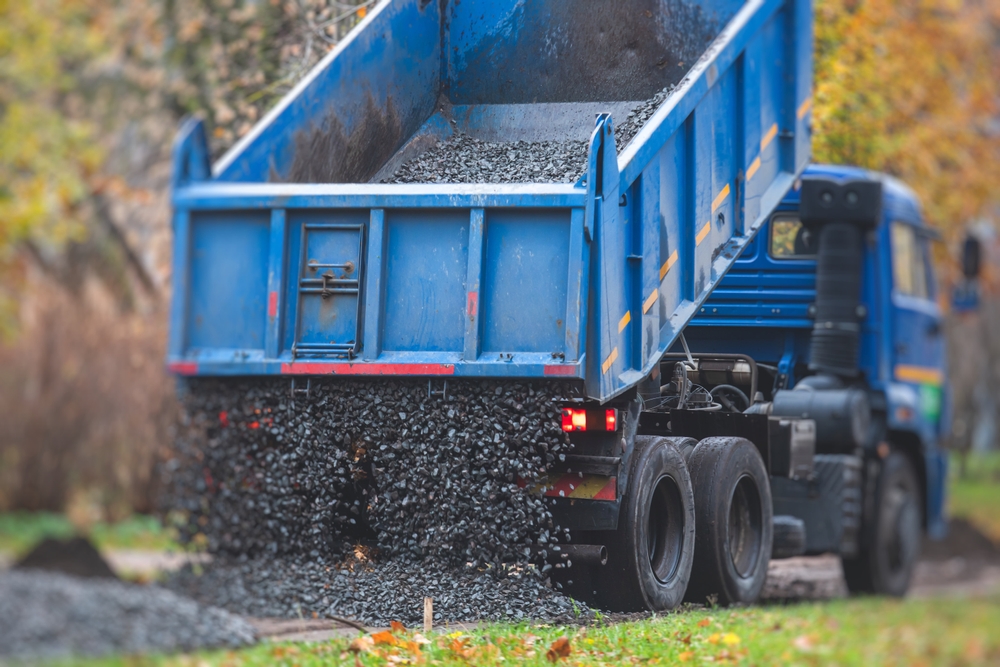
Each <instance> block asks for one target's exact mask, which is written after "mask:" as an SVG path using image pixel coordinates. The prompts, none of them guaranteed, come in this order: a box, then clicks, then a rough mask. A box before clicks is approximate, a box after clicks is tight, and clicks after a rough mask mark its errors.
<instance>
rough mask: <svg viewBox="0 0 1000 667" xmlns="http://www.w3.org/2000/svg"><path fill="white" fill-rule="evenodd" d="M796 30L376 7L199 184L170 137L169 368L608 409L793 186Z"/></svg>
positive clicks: (698, 20)
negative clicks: (524, 383)
mask: <svg viewBox="0 0 1000 667" xmlns="http://www.w3.org/2000/svg"><path fill="white" fill-rule="evenodd" d="M811 21H812V15H811V6H810V3H809V2H808V0H754V1H751V2H747V3H745V4H741V3H739V2H732V1H728V0H704V1H702V2H692V3H687V2H682V1H680V0H660V1H657V0H630V1H629V2H621V1H620V0H594V1H593V2H589V3H586V7H585V8H584V7H583V6H581V5H580V4H578V3H566V2H559V1H557V0H548V1H544V0H527V1H520V2H515V1H514V0H494V1H489V2H487V1H485V0H479V1H473V0H462V1H461V2H454V1H452V2H448V1H445V0H442V1H441V2H431V1H430V0H391V1H389V2H386V3H383V4H381V5H380V6H379V7H378V8H377V9H375V10H374V11H372V12H371V13H370V14H369V16H368V17H367V18H366V19H365V20H364V21H363V23H362V24H361V25H360V26H359V27H358V28H357V29H356V30H355V31H354V32H353V33H352V35H351V36H350V37H349V38H348V39H347V40H345V41H344V42H343V43H341V45H339V46H338V47H337V49H336V50H334V51H333V52H332V53H331V54H330V55H329V56H328V57H327V58H326V59H325V60H324V61H323V62H322V63H320V64H319V65H318V66H317V67H316V68H315V69H314V70H313V71H312V72H311V73H310V74H309V76H308V77H307V78H306V79H305V80H303V81H302V82H301V83H300V84H299V85H298V86H297V87H296V88H295V90H293V91H292V92H291V93H290V94H289V95H288V96H287V97H286V98H285V99H284V100H282V102H281V103H280V104H279V105H278V106H277V107H276V108H275V109H274V110H273V111H272V112H271V113H269V114H268V115H267V116H266V117H265V118H264V119H263V120H262V121H261V122H260V123H258V125H257V126H256V127H255V128H254V129H253V130H252V131H251V132H250V133H249V134H248V135H247V136H246V137H245V138H244V139H243V140H242V141H241V142H240V143H239V144H237V145H236V146H235V147H234V148H233V149H232V150H231V151H230V152H229V153H227V154H226V155H225V156H224V157H223V158H222V159H221V160H219V161H218V162H217V163H216V164H215V165H212V166H210V164H209V158H208V153H207V147H206V142H205V138H204V137H205V135H204V130H203V127H202V125H201V124H200V122H197V121H190V122H188V123H187V124H186V125H185V126H184V127H183V129H182V131H181V134H180V136H179V138H178V141H177V144H176V148H175V151H176V164H175V174H174V196H173V201H174V207H175V213H174V228H175V255H174V257H175V259H174V284H175V291H174V300H173V310H172V314H171V339H170V348H169V363H170V367H171V368H172V369H173V370H174V371H176V372H178V373H180V374H185V375H209V376H210V375H262V374H289V375H293V374H305V375H326V374H348V375H415V376H452V375H454V376H474V377H525V378H546V377H548V378H552V377H557V378H578V379H582V380H584V387H585V393H586V395H587V396H588V397H590V398H593V399H598V400H602V401H603V400H607V399H609V398H611V397H613V396H615V395H616V394H618V393H621V392H622V391H624V390H625V389H628V388H629V387H631V386H633V385H634V384H635V383H637V382H638V381H639V380H640V379H641V378H642V377H644V376H645V375H647V374H649V373H650V371H651V370H652V369H653V368H654V367H655V366H656V364H657V363H658V361H659V359H660V357H661V356H662V354H663V353H664V352H665V351H666V350H667V349H668V348H669V347H670V345H671V344H672V343H673V342H674V340H675V339H676V337H677V336H678V334H679V333H680V332H681V331H682V329H683V328H684V326H685V325H686V324H687V323H688V321H689V320H690V319H691V318H692V316H693V315H694V313H695V312H696V309H697V308H698V306H699V305H700V304H701V303H702V302H703V301H704V300H705V299H706V298H707V296H708V295H709V293H710V292H711V291H712V289H713V288H714V287H715V285H717V284H718V281H719V280H720V279H721V278H722V276H723V275H724V273H725V272H726V270H727V269H728V268H729V267H730V265H731V264H732V262H733V260H734V259H735V257H736V256H737V254H738V253H739V252H740V250H741V249H742V248H743V246H744V245H745V244H746V243H747V241H748V240H749V239H750V238H751V237H752V236H753V234H754V232H755V231H756V229H757V228H758V226H759V225H760V224H761V223H762V221H763V220H764V219H765V217H766V216H767V215H768V214H769V213H770V211H771V210H772V209H773V208H774V207H775V206H776V205H777V203H778V202H779V201H780V199H781V197H782V196H783V195H784V193H785V192H786V191H787V190H788V188H789V187H790V186H791V184H792V182H793V181H794V179H795V177H796V175H797V174H798V173H799V172H800V171H801V170H802V169H803V168H804V166H805V164H806V162H807V159H808V155H809V132H808V123H809V109H810V99H811V98H810V81H811V67H810V63H811V53H810V49H811V43H812V41H811V32H810V31H811ZM630 114H631V116H630ZM620 130H623V131H624V133H625V134H624V135H623V136H622V137H621V139H620V140H619V141H616V138H615V137H616V133H617V132H619V131H620ZM536 167H537V168H536ZM392 181H396V182H392ZM400 181H403V182H400ZM426 181H433V182H426Z"/></svg>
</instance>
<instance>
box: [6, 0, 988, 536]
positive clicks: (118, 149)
mask: <svg viewBox="0 0 1000 667" xmlns="http://www.w3.org/2000/svg"><path fill="white" fill-rule="evenodd" d="M374 3H375V0H367V1H362V0H32V1H31V2H23V1H20V2H19V1H15V0H0V338H2V340H3V342H2V343H0V367H2V368H3V369H4V371H3V373H2V374H0V404H2V405H3V406H4V408H5V410H4V411H3V413H2V414H3V415H4V417H3V421H4V426H3V428H2V429H0V511H2V510H4V509H14V508H24V509H49V510H57V511H58V510H64V509H66V508H67V506H68V505H69V506H83V507H84V508H85V509H86V508H89V509H90V510H92V511H93V513H96V514H100V515H103V516H105V517H107V518H114V517H115V516H118V515H122V514H126V513H128V512H130V511H133V510H136V509H138V510H143V511H148V510H149V509H151V507H152V504H153V502H154V498H155V475H154V468H155V465H156V462H157V460H158V459H159V457H160V455H161V454H162V453H163V451H164V450H165V448H167V447H169V446H170V440H171V428H172V424H173V422H174V419H175V417H176V414H175V412H174V410H175V407H174V401H173V385H172V381H171V380H170V378H169V377H168V376H167V375H166V374H165V373H164V371H163V356H164V348H165V336H166V313H165V307H166V304H167V302H168V300H169V286H170V275H169V272H170V228H169V199H168V192H167V188H168V185H169V173H170V144H171V140H172V137H173V133H174V130H175V128H176V127H177V123H178V121H179V120H180V118H181V117H182V116H183V115H184V114H187V113H201V114H203V115H204V116H205V118H206V120H207V124H208V127H209V129H210V137H209V139H210V142H211V149H212V152H213V155H214V157H219V156H220V155H221V154H222V153H223V152H224V151H225V150H226V149H227V148H228V147H230V146H232V145H233V144H234V143H235V142H237V141H238V140H239V138H240V137H241V136H243V135H245V134H246V133H247V132H249V131H250V129H251V127H252V126H253V124H254V123H255V122H256V121H258V120H259V119H260V118H261V117H262V116H263V115H264V114H265V113H266V112H267V110H268V109H269V108H270V107H271V106H273V104H274V103H275V102H276V101H277V100H278V99H280V97H281V96H282V95H284V94H285V93H286V92H288V91H289V90H290V89H291V88H292V87H293V86H294V85H295V83H296V82H297V81H298V80H299V79H300V78H301V77H302V76H303V75H304V74H305V73H306V72H307V71H308V70H309V69H310V68H311V67H312V66H313V65H315V64H316V63H317V62H319V60H320V59H321V58H322V57H323V56H324V55H326V54H327V53H328V52H329V51H330V50H331V49H332V48H333V46H334V45H335V44H336V43H337V42H338V41H339V40H340V39H342V38H343V37H344V35H346V33H347V31H349V30H350V28H352V27H353V26H354V25H355V24H356V23H357V22H358V21H359V20H361V19H362V18H363V17H364V16H365V14H366V13H367V11H368V10H369V9H370V8H371V7H372V6H373V5H374ZM816 17H817V21H816V36H817V40H816V85H815V96H814V99H815V105H814V114H813V123H814V152H815V157H816V159H817V160H820V161H829V162H841V163H854V164H859V165H862V166H865V167H870V168H873V169H879V170H883V171H887V172H889V173H892V174H895V175H897V176H899V177H901V178H902V179H904V180H905V181H907V182H908V183H909V184H910V185H911V186H912V187H914V189H915V190H916V191H917V192H918V194H919V195H920V196H921V198H922V200H923V202H924V205H925V208H926V211H927V214H928V218H929V219H930V221H931V222H932V223H933V224H935V225H936V226H937V227H938V228H939V229H941V230H942V232H943V233H944V234H945V238H946V239H947V241H948V243H949V244H951V245H952V246H954V244H955V243H956V242H957V241H958V240H959V239H960V238H961V236H962V235H963V234H964V230H965V228H966V225H967V224H969V223H970V222H971V221H973V220H976V219H978V220H981V221H985V223H984V224H986V225H987V226H990V225H993V226H995V225H996V223H997V217H998V215H1000V213H998V209H1000V185H998V179H1000V176H998V175H1000V0H816ZM947 254H948V253H943V255H947ZM948 279H950V278H948V277H946V281H947V280H948ZM994 311H997V312H1000V308H994ZM997 319H998V321H997V322H994V323H987V324H986V325H984V324H983V321H982V320H981V319H976V320H964V321H960V322H958V323H957V324H955V325H954V326H955V330H956V332H957V334H958V335H959V337H964V338H963V339H964V340H972V337H973V335H974V336H976V337H977V338H975V340H977V341H980V342H978V343H976V345H979V346H980V348H982V346H983V345H986V342H983V341H989V340H991V336H992V338H998V339H1000V337H998V336H997V334H996V332H997V331H1000V316H998V318H997ZM994 325H995V326H996V327H997V328H993V327H994ZM962 327H965V328H964V329H963V328H962ZM991 332H992V333H991ZM965 358H973V359H975V357H973V356H971V355H966V357H965ZM966 365H967V366H970V369H964V370H962V371H961V372H962V373H965V374H969V373H972V374H973V375H975V374H976V373H980V374H981V373H982V366H983V365H982V364H981V363H973V364H971V365H969V364H966ZM995 375H996V376H997V377H1000V369H996V373H995ZM979 381H980V380H978V379H976V380H974V382H973V384H975V382H979ZM962 400H967V399H965V398H963V399H962ZM968 400H971V399H968ZM972 431H973V428H972V427H971V426H968V428H966V429H965V431H964V432H965V433H972ZM84 513H86V512H84Z"/></svg>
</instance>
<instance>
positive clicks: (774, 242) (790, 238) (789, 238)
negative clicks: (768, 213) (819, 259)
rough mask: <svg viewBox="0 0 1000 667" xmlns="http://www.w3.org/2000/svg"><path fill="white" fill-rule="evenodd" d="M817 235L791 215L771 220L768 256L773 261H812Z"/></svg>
mask: <svg viewBox="0 0 1000 667" xmlns="http://www.w3.org/2000/svg"><path fill="white" fill-rule="evenodd" d="M816 236H817V234H816V233H815V232H814V231H813V230H811V229H808V228H806V227H805V226H803V224H802V221H801V220H799V219H798V218H797V217H795V216H793V215H776V216H774V217H773V218H771V243H770V254H771V257H773V258H774V259H812V258H813V257H815V256H816Z"/></svg>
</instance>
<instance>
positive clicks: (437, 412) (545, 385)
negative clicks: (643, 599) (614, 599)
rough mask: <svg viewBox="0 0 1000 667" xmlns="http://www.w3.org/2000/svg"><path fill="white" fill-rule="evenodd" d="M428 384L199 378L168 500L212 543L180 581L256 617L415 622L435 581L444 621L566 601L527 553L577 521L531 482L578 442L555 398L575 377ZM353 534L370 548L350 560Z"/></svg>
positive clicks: (544, 613) (541, 553)
mask: <svg viewBox="0 0 1000 667" xmlns="http://www.w3.org/2000/svg"><path fill="white" fill-rule="evenodd" d="M431 389H432V390H433V391H435V392H437V393H433V394H430V395H429V394H428V383H427V380H416V379H414V380H391V379H383V380H347V379H338V380H335V381H321V380H317V379H314V380H313V382H312V385H311V391H310V394H309V396H308V397H307V396H304V395H297V396H296V398H295V399H294V400H293V399H292V398H291V397H290V394H289V383H288V381H287V380H238V381H224V380H210V381H204V382H195V383H191V384H190V385H189V387H188V391H187V393H186V395H185V396H184V401H183V402H184V405H185V407H186V421H185V424H184V427H183V428H182V429H181V436H180V438H179V439H178V443H177V452H176V457H175V458H174V459H173V460H172V461H171V462H169V464H168V465H167V466H166V470H165V473H166V479H165V481H166V486H167V489H168V495H167V498H166V500H167V505H168V507H170V508H173V509H175V510H176V509H180V510H182V512H181V514H182V515H183V516H184V517H185V519H184V520H183V521H182V522H181V524H180V526H179V527H180V533H181V536H182V538H183V539H188V540H194V539H199V540H200V539H204V540H205V541H206V542H207V544H208V546H209V550H210V551H211V552H213V553H215V554H217V555H218V556H219V557H218V558H216V560H215V562H213V563H212V564H211V565H209V566H207V568H206V570H205V573H204V574H203V576H201V577H196V576H195V575H194V573H193V572H191V571H190V570H189V571H186V572H183V573H181V574H179V575H177V577H175V578H174V579H173V580H172V583H171V584H170V585H171V586H172V587H174V588H175V589H176V590H179V591H183V592H185V593H187V594H190V595H192V596H194V597H195V598H196V599H199V600H205V601H210V602H212V603H213V604H220V605H222V606H224V607H226V608H228V609H230V610H233V611H236V612H239V613H244V614H252V615H267V616H284V617H293V618H294V617H296V616H297V615H298V614H299V611H300V607H301V611H302V612H303V613H304V614H307V615H308V614H311V613H312V612H316V613H318V614H320V615H327V614H332V615H339V616H356V617H358V618H362V619H365V620H368V621H370V622H381V621H385V620H393V619H396V620H405V621H406V622H412V621H413V619H414V618H416V616H413V615H414V614H422V613H423V612H422V609H423V607H422V601H423V597H424V596H425V595H427V596H431V597H434V598H436V599H438V600H440V602H439V606H438V610H439V612H440V613H441V619H444V620H475V619H479V618H501V617H513V618H521V617H533V618H550V617H559V616H562V615H565V614H566V613H567V610H569V609H571V608H572V603H571V602H570V601H569V600H568V599H567V598H565V597H563V596H561V595H557V594H556V593H555V591H554V590H553V589H552V588H549V586H548V584H547V583H546V577H545V576H544V575H543V574H542V573H541V572H539V571H536V570H535V569H534V567H533V566H529V565H528V562H529V561H531V560H533V559H535V560H539V561H540V560H541V559H544V557H545V551H546V549H547V548H548V547H549V546H551V545H552V544H555V543H559V542H566V541H568V539H569V532H568V530H566V529H564V528H562V527H560V526H558V525H555V524H554V521H553V518H552V514H551V510H550V502H551V499H547V498H542V497H538V496H536V495H533V494H531V493H530V492H529V491H528V489H530V488H531V487H532V486H534V484H535V483H537V482H538V481H540V479H541V477H542V475H544V473H545V470H546V468H547V466H548V465H549V464H551V463H553V462H555V461H556V460H557V459H558V458H559V457H562V456H564V454H565V453H566V452H568V451H569V449H570V445H569V443H568V438H567V437H566V434H565V433H564V432H563V431H562V429H561V426H560V424H561V420H560V414H559V412H558V406H559V405H560V404H561V403H565V402H567V401H569V400H572V398H571V396H572V391H571V389H572V387H571V386H570V385H568V384H566V383H554V382H518V381H500V380H483V381H459V380H450V381H449V382H448V389H447V394H446V395H445V394H442V393H441V390H442V389H443V383H442V382H440V381H436V382H432V383H431ZM174 516H177V512H176V511H175V512H174ZM199 536H201V537H199ZM358 545H367V546H362V547H361V548H362V549H363V550H364V551H365V552H366V553H367V554H368V555H369V556H368V557H370V558H371V560H368V561H366V562H365V563H364V566H363V567H360V569H359V568H358V567H355V572H354V573H353V574H339V573H338V569H337V568H338V567H339V568H341V569H342V568H344V567H345V566H347V565H350V564H352V563H353V564H356V563H355V561H356V557H355V555H354V554H355V549H356V548H357V546H358ZM240 559H242V561H243V562H242V563H240V562H239V560H240ZM372 560H374V561H375V562H374V563H373V562H372ZM234 561H235V564H234ZM541 567H542V569H543V570H545V571H548V570H549V569H550V568H551V567H552V566H551V565H545V564H543V565H542V566H541ZM328 568H329V569H328ZM512 572H513V573H517V576H513V575H512V574H511V573H512ZM401 581H402V583H400V582H401ZM459 582H460V583H459ZM456 585H457V586H458V588H459V589H460V592H461V594H460V595H458V596H457V597H454V599H451V598H449V596H455V592H456V588H455V586H456ZM324 598H326V599H325V601H324ZM418 603H419V604H418ZM508 610H509V611H508Z"/></svg>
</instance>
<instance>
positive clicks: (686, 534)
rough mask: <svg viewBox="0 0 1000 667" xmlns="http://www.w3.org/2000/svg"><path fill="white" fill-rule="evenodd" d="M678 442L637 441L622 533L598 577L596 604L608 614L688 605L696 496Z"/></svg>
mask: <svg viewBox="0 0 1000 667" xmlns="http://www.w3.org/2000/svg"><path fill="white" fill-rule="evenodd" d="M674 440H675V439H674V438H662V437H655V436H637V437H636V439H635V449H634V450H633V453H632V461H631V463H630V465H629V475H628V479H627V484H626V492H625V495H624V496H623V497H622V504H621V511H620V514H619V519H618V530H616V531H615V533H614V534H613V536H611V537H610V539H609V541H608V544H607V547H608V563H607V565H605V566H604V567H603V568H601V569H600V570H598V573H597V584H598V588H597V601H598V604H599V605H600V606H602V607H604V608H606V609H610V610H612V611H642V610H645V609H650V610H653V611H665V610H669V609H673V608H674V607H676V606H677V605H679V604H680V603H681V601H682V600H683V599H684V591H685V590H686V589H687V586H688V579H689V578H690V576H691V564H692V560H693V557H694V537H695V530H694V521H695V512H694V496H693V494H692V490H691V477H690V475H689V474H688V470H687V466H686V465H685V464H684V458H683V456H682V455H681V453H680V452H679V451H678V450H677V447H676V445H675V443H674V442H673V441H674Z"/></svg>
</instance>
